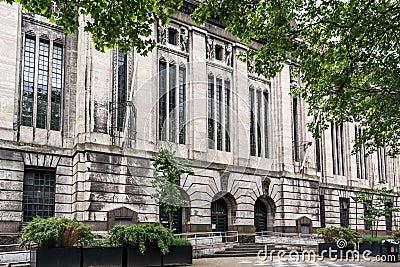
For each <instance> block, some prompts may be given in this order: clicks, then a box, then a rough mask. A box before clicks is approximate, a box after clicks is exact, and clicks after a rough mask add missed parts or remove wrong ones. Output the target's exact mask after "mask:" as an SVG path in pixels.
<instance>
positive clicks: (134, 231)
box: [108, 223, 173, 254]
mask: <svg viewBox="0 0 400 267" xmlns="http://www.w3.org/2000/svg"><path fill="white" fill-rule="evenodd" d="M109 234H110V237H109V239H108V240H109V243H110V245H112V246H124V245H129V246H138V247H139V251H140V253H142V254H144V253H145V251H146V246H147V245H156V246H157V247H159V248H160V250H161V252H162V253H163V254H165V253H167V252H168V251H169V247H170V246H171V243H172V239H173V235H172V232H171V231H170V230H169V229H168V228H165V227H164V226H163V225H162V224H161V223H144V224H132V225H130V226H123V225H116V226H115V227H114V228H112V229H111V230H110V231H109Z"/></svg>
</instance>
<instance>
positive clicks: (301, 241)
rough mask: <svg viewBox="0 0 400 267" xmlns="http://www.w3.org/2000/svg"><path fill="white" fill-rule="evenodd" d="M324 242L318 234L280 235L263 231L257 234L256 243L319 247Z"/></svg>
mask: <svg viewBox="0 0 400 267" xmlns="http://www.w3.org/2000/svg"><path fill="white" fill-rule="evenodd" d="M321 242H323V240H322V239H320V238H319V237H318V235H317V234H301V233H299V234H298V233H280V232H271V231H262V232H257V233H256V243H261V244H279V245H292V246H294V245H297V246H317V245H318V243H321Z"/></svg>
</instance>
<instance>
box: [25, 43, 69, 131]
mask: <svg viewBox="0 0 400 267" xmlns="http://www.w3.org/2000/svg"><path fill="white" fill-rule="evenodd" d="M36 55H37V56H36ZM62 59H63V48H62V45H60V44H57V43H53V42H51V41H49V40H46V39H37V38H36V37H34V36H25V41H24V50H23V62H22V63H23V71H22V75H21V76H22V99H21V104H22V107H21V124H22V125H25V126H31V127H32V126H36V127H37V128H42V129H48V128H50V129H51V130H55V131H59V130H60V124H61V122H60V121H61V90H62ZM35 73H37V75H35ZM35 85H36V87H35ZM35 91H36V94H35ZM35 98H36V101H35ZM35 110H36V112H34V111H35ZM34 115H36V116H35V117H34Z"/></svg>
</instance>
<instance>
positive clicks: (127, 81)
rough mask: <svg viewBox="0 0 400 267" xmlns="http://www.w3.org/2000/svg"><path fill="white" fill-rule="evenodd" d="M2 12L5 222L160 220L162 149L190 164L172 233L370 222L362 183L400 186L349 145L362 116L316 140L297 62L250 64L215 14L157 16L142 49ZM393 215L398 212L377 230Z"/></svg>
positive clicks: (394, 170) (1, 212)
mask: <svg viewBox="0 0 400 267" xmlns="http://www.w3.org/2000/svg"><path fill="white" fill-rule="evenodd" d="M0 18H2V19H1V26H2V27H0V110H1V112H0V120H1V125H0V190H1V193H0V200H1V201H0V232H2V233H17V232H18V230H19V229H20V227H21V225H23V224H24V223H26V222H28V221H29V220H31V218H32V217H33V216H35V215H40V216H57V217H62V216H65V217H69V218H76V219H77V220H80V221H84V222H86V223H88V224H89V225H91V226H92V228H93V229H94V230H97V231H107V230H108V229H110V228H111V227H113V226H114V225H115V224H121V223H122V224H129V223H140V222H154V221H159V220H160V218H161V220H162V212H160V210H159V208H158V206H157V205H156V204H155V201H154V200H153V199H152V198H151V197H150V194H151V192H152V188H151V180H152V177H153V170H152V165H151V160H152V158H154V156H155V155H156V154H157V152H158V150H159V148H160V147H166V148H169V149H172V150H174V151H176V156H177V157H179V158H182V159H188V160H190V165H191V166H192V168H193V169H194V171H195V175H192V176H188V177H182V178H181V181H180V187H181V188H182V196H183V197H184V198H186V199H187V200H188V202H189V203H190V205H189V206H188V207H183V208H182V210H181V211H180V212H179V214H178V216H177V220H178V221H179V223H178V224H177V231H178V232H179V231H180V232H206V231H227V230H234V231H239V233H241V234H243V235H254V233H255V232H260V231H280V232H303V233H309V232H315V231H316V229H318V228H319V227H323V226H329V225H336V226H339V225H345V226H349V227H351V228H353V229H357V230H364V229H365V228H368V227H367V226H366V225H365V224H364V221H363V220H362V219H361V217H362V216H363V215H364V212H365V210H364V207H363V206H362V205H361V204H356V203H355V202H354V201H353V200H352V198H351V197H352V196H354V195H355V193H356V192H357V191H358V189H359V188H368V189H370V188H373V187H374V186H376V184H377V180H378V178H379V177H381V178H384V179H386V181H387V183H388V185H389V187H391V188H394V190H395V191H396V192H398V183H399V181H400V180H399V174H398V166H399V161H398V160H395V159H391V158H388V157H386V156H385V155H384V150H380V151H378V153H376V154H374V155H372V156H369V157H368V158H365V157H364V156H363V152H360V153H358V154H357V155H351V154H350V150H351V145H352V140H353V139H354V136H355V134H356V133H357V131H359V130H360V129H361V128H360V127H358V126H355V125H349V124H345V125H343V126H336V125H332V127H331V128H330V129H328V130H327V131H326V132H325V133H324V134H323V137H322V138H321V140H317V141H316V140H313V138H312V136H311V134H310V133H309V132H307V130H306V123H307V122H312V121H313V119H314V118H310V117H308V116H307V114H306V110H307V105H306V104H305V103H304V102H303V101H302V99H301V98H296V97H293V96H291V95H289V90H290V88H291V87H293V86H298V84H299V78H298V77H296V76H293V75H291V73H292V72H291V71H292V70H293V68H295V65H294V64H292V63H291V62H289V61H288V62H286V64H285V67H284V68H283V70H282V72H280V73H279V74H278V75H277V76H276V77H275V78H273V79H265V78H264V77H261V76H258V75H256V74H255V73H253V68H252V64H251V62H249V63H248V64H246V63H243V62H241V61H238V60H237V59H236V58H235V56H234V55H235V54H237V53H239V52H240V51H244V50H245V49H246V47H244V46H243V45H241V44H240V43H239V42H238V41H237V39H236V38H235V37H234V36H231V35H230V34H228V33H227V32H226V31H224V30H223V28H222V27H221V26H220V25H218V23H217V22H215V21H209V22H207V23H205V24H204V25H202V26H200V27H199V26H196V25H195V24H194V23H193V22H191V20H190V18H189V16H188V15H187V14H186V13H185V12H184V11H183V12H181V13H178V14H177V15H175V16H174V17H173V18H171V24H170V25H154V31H153V32H154V35H153V37H154V38H155V39H156V40H157V41H158V45H157V47H156V48H155V49H154V50H153V51H152V52H151V53H150V54H149V55H148V56H146V57H143V56H141V55H139V54H137V53H135V51H132V53H131V54H129V55H124V54H121V53H119V52H118V50H116V49H114V50H108V51H106V52H105V53H101V52H98V51H96V50H95V49H94V48H93V46H92V44H91V39H90V36H89V34H87V33H86V32H84V31H83V29H82V28H80V29H79V31H78V32H77V33H75V34H71V35H64V34H63V33H62V31H61V29H60V28H58V27H57V26H54V25H52V24H50V23H48V22H47V21H46V20H44V19H42V18H40V17H38V16H31V15H28V14H24V13H23V12H22V9H21V7H20V6H18V5H13V6H11V5H8V4H5V3H0ZM82 21H83V19H82ZM254 48H255V49H256V48H257V44H255V46H254ZM393 199H394V205H397V197H396V196H393ZM398 226H399V222H398V217H397V214H393V215H392V217H390V218H387V219H386V224H385V221H384V220H383V221H382V225H381V227H380V229H381V230H382V231H384V230H397V229H398Z"/></svg>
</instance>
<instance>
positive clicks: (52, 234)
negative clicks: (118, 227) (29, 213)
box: [21, 217, 93, 248]
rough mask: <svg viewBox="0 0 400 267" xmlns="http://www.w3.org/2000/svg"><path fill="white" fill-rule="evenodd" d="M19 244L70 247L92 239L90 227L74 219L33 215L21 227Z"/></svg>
mask: <svg viewBox="0 0 400 267" xmlns="http://www.w3.org/2000/svg"><path fill="white" fill-rule="evenodd" d="M21 233H22V239H21V246H25V245H26V244H28V243H29V244H30V243H35V244H36V245H37V246H38V247H40V248H45V247H72V246H74V245H75V244H77V243H78V242H87V241H90V240H91V239H93V234H92V233H91V232H90V227H89V226H87V225H86V224H84V223H82V222H78V221H76V220H75V219H74V220H70V219H67V218H62V219H57V218H56V217H50V218H46V219H44V218H40V217H35V218H34V219H33V220H32V221H31V222H29V223H28V225H27V226H25V227H24V228H23V229H22V232H21Z"/></svg>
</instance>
